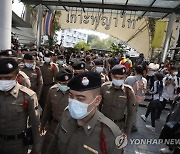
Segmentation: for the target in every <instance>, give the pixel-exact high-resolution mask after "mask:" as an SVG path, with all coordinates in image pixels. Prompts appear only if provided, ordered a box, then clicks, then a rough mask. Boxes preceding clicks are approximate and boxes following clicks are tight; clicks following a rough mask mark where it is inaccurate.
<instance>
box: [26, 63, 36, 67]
mask: <svg viewBox="0 0 180 154" xmlns="http://www.w3.org/2000/svg"><path fill="white" fill-rule="evenodd" d="M33 65H34V64H31V63H25V66H26V67H27V68H32V67H33Z"/></svg>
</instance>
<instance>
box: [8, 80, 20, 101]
mask: <svg viewBox="0 0 180 154" xmlns="http://www.w3.org/2000/svg"><path fill="white" fill-rule="evenodd" d="M20 87H21V85H20V84H19V83H18V82H17V84H16V85H15V87H14V88H13V89H12V90H11V91H10V94H11V95H13V96H14V97H15V98H17V97H18V94H19V89H20Z"/></svg>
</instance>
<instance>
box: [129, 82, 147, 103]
mask: <svg viewBox="0 0 180 154" xmlns="http://www.w3.org/2000/svg"><path fill="white" fill-rule="evenodd" d="M132 88H133V90H134V94H135V99H136V103H140V102H143V101H144V100H145V93H146V90H147V82H145V81H143V79H142V78H141V79H140V80H136V82H135V84H134V85H133V86H132Z"/></svg>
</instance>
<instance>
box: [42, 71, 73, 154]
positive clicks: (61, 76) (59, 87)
mask: <svg viewBox="0 0 180 154" xmlns="http://www.w3.org/2000/svg"><path fill="white" fill-rule="evenodd" d="M72 76H73V71H72V70H71V69H69V68H63V69H61V70H60V71H59V72H58V73H57V75H56V80H57V82H58V83H57V84H55V85H54V86H52V87H51V88H50V90H49V92H48V96H47V103H46V107H45V110H44V113H43V117H42V120H41V129H40V130H41V133H44V130H45V125H46V123H47V121H48V120H49V119H50V118H51V116H52V119H51V122H50V125H49V126H48V128H47V133H46V135H45V137H44V141H43V145H42V151H41V154H44V153H46V151H47V147H48V144H49V143H50V141H51V139H52V137H53V135H54V132H55V128H56V127H57V124H58V122H59V121H60V119H61V116H62V113H63V111H64V109H65V108H66V107H67V105H68V97H69V87H68V86H67V83H68V81H69V80H70V79H71V78H72Z"/></svg>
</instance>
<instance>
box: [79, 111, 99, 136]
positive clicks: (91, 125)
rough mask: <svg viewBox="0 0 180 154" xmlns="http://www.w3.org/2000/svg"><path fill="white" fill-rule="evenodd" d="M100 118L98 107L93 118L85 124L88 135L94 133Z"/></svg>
mask: <svg viewBox="0 0 180 154" xmlns="http://www.w3.org/2000/svg"><path fill="white" fill-rule="evenodd" d="M98 118H99V111H98V110H97V109H96V111H95V114H94V116H93V117H92V119H91V120H90V121H89V122H88V123H86V124H85V125H84V126H83V127H84V130H85V133H86V135H87V136H89V135H90V134H91V133H92V131H93V129H94V127H95V125H96V124H97V120H98Z"/></svg>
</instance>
